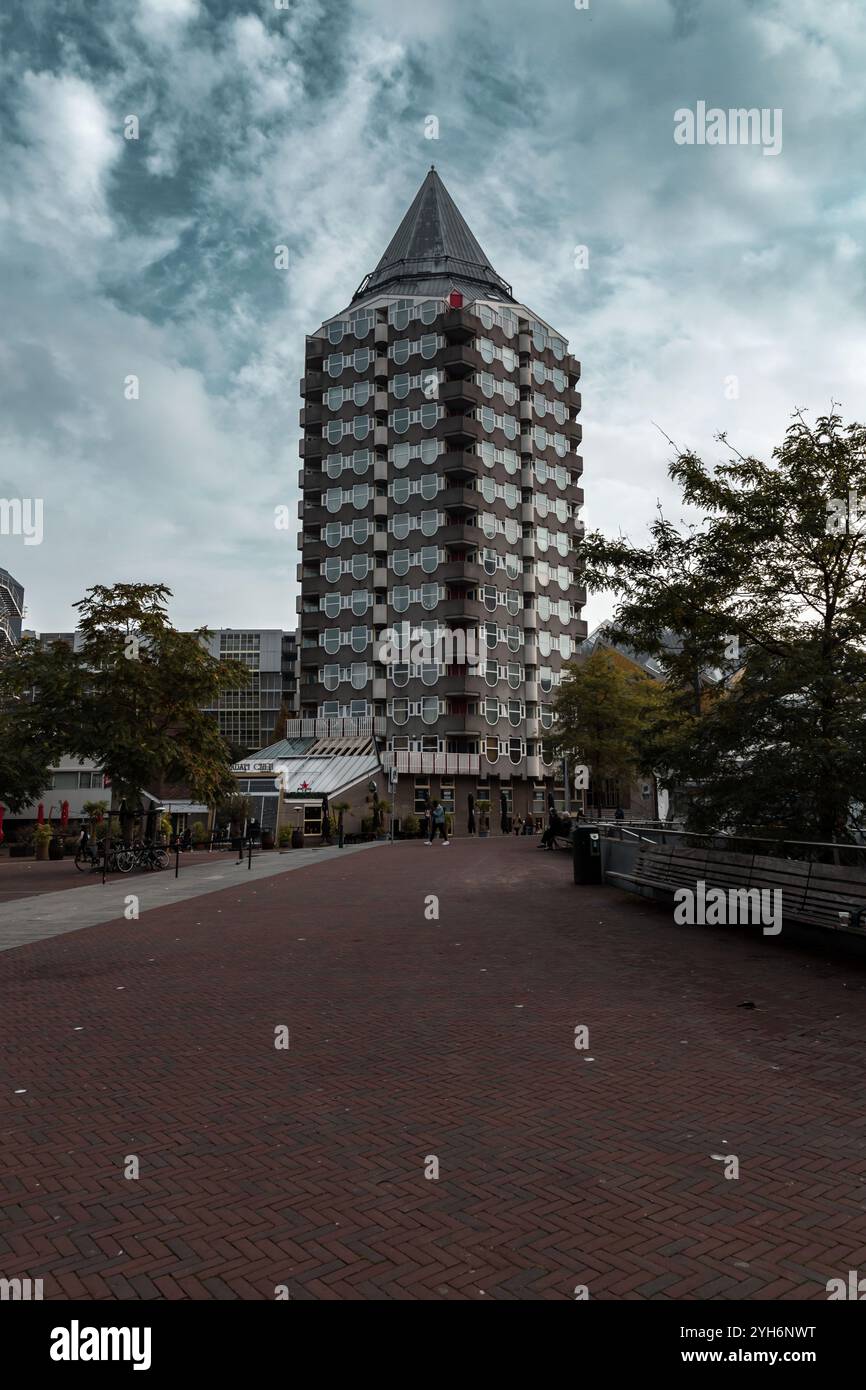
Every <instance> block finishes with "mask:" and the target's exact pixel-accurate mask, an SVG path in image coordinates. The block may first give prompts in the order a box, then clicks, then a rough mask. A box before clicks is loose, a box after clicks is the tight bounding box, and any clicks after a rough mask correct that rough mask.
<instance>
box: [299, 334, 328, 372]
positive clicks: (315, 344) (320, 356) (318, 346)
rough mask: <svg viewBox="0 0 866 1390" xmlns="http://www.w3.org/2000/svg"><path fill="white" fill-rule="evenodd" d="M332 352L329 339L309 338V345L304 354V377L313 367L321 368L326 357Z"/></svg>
mask: <svg viewBox="0 0 866 1390" xmlns="http://www.w3.org/2000/svg"><path fill="white" fill-rule="evenodd" d="M330 350H331V347H330V344H329V342H328V340H327V338H316V337H310V338H307V345H306V350H305V353H304V364H305V365H304V375H306V373H307V371H308V370H309V369H310V368H311V367H312V368H313V369H318V368H320V367H321V364H322V362H323V360H324V358H325V355H326V354H327V353H328V352H330Z"/></svg>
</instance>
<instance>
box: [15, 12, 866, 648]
mask: <svg viewBox="0 0 866 1390" xmlns="http://www.w3.org/2000/svg"><path fill="white" fill-rule="evenodd" d="M283 5H285V6H286V8H282V6H283ZM278 6H280V8H278ZM0 42H2V57H0V138H2V145H3V149H4V157H3V161H2V166H0V282H2V294H3V312H2V315H0V497H5V498H12V497H41V498H43V499H44V540H43V543H42V544H41V545H39V546H35V545H30V546H28V545H25V544H24V540H23V538H22V537H16V536H0V565H3V566H5V567H6V568H8V569H9V570H11V571H12V573H13V574H14V575H15V576H16V577H17V578H18V579H20V580H21V581H22V582H23V583H24V585H25V587H26V597H27V606H28V614H27V620H26V621H27V625H28V626H30V627H34V628H37V629H38V630H51V629H58V628H67V627H71V626H72V625H73V617H74V615H73V611H72V608H71V605H72V603H73V602H74V601H75V600H76V599H77V598H79V597H80V596H81V595H82V594H83V592H84V590H85V589H86V588H87V587H88V586H89V585H91V584H94V583H111V582H115V581H117V580H149V581H157V580H162V581H165V582H166V583H168V584H169V585H170V587H171V588H172V589H173V590H174V594H175V599H174V603H173V605H172V616H173V617H174V619H175V621H177V622H178V623H180V624H182V625H185V626H186V625H197V624H200V623H207V624H209V625H211V626H236V627H243V626H273V627H293V626H294V623H295V594H296V582H295V568H296V563H297V554H296V549H295V547H296V543H297V536H296V530H295V528H294V525H293V526H292V529H290V530H289V531H288V532H286V531H278V530H277V529H276V528H275V526H274V509H275V507H277V506H279V505H280V504H283V503H287V504H289V505H290V507H291V510H292V512H293V513H294V512H296V510H297V508H296V505H295V504H296V500H297V496H298V487H297V475H298V467H299V461H298V451H297V441H298V436H299V430H298V424H297V420H298V409H299V406H300V401H299V398H298V379H299V377H300V375H301V371H302V360H303V341H304V333H305V332H308V331H310V330H312V329H314V328H315V327H316V326H317V325H318V324H319V323H320V322H321V320H322V318H323V317H325V316H327V315H330V314H333V313H336V312H338V311H339V310H340V309H341V308H342V307H344V305H345V304H346V303H347V302H348V300H349V299H350V297H351V295H352V293H353V291H354V290H355V288H356V286H357V284H358V282H359V281H360V280H361V278H362V276H363V275H364V274H365V273H366V272H367V271H368V270H370V269H372V267H373V266H374V265H375V263H376V261H377V260H378V259H379V257H380V255H381V253H382V251H383V249H384V247H385V245H386V244H387V242H388V240H389V238H390V236H391V234H392V232H393V231H394V229H395V227H396V225H397V223H398V221H399V220H400V218H401V217H402V215H403V213H404V211H405V209H406V207H407V206H408V204H409V202H410V201H411V199H412V197H413V196H414V194H415V192H416V189H417V187H418V185H419V184H420V182H421V180H422V179H423V177H424V174H425V172H426V170H427V168H428V167H429V165H430V163H431V162H435V163H436V166H437V168H438V169H439V171H440V173H441V174H442V177H443V179H444V181H445V183H446V185H447V187H448V188H449V190H450V192H451V193H452V195H453V197H454V198H455V200H456V201H457V203H458V206H459V207H460V208H461V210H462V211H463V213H464V216H465V217H466V219H467V221H468V222H469V224H470V226H471V227H472V229H473V231H474V232H475V234H476V236H477V237H478V239H479V241H480V242H481V244H482V246H483V247H484V248H485V250H486V251H487V253H488V254H489V256H490V257H491V259H492V261H493V264H494V265H495V266H496V268H497V270H498V271H499V273H500V274H501V275H503V276H505V278H506V279H507V280H509V281H510V282H511V283H512V284H513V285H514V288H515V293H516V295H517V297H518V298H520V299H521V300H523V302H525V303H527V304H529V305H531V306H532V307H533V308H534V309H535V310H536V311H537V312H538V313H539V315H540V316H541V317H543V318H545V319H547V320H548V321H550V322H551V323H552V324H553V325H554V326H555V327H556V328H557V329H558V330H559V331H561V332H562V333H563V334H564V335H565V336H566V337H567V338H568V339H569V342H570V344H571V347H572V351H574V352H575V353H576V354H577V355H578V356H579V357H580V359H581V361H582V363H583V381H582V392H583V417H582V419H583V427H584V443H583V455H584V461H585V486H586V496H587V505H586V519H587V522H588V523H589V524H590V525H592V526H601V527H602V528H604V529H606V530H609V531H610V530H615V529H622V530H624V531H626V532H628V533H629V534H631V535H632V536H634V537H635V538H638V537H640V535H641V533H642V530H643V527H644V526H645V523H646V521H647V520H648V519H649V518H650V517H651V515H652V513H653V510H654V508H655V505H656V501H657V499H659V498H661V499H662V501H663V502H665V503H666V504H667V506H668V508H669V510H671V511H672V512H673V513H674V514H678V513H679V509H678V507H677V505H676V498H675V497H674V496H673V494H672V492H671V489H670V487H669V484H668V482H667V478H666V464H667V460H668V458H669V456H670V452H671V450H670V446H669V445H668V444H667V443H666V441H665V439H664V438H663V436H662V434H661V433H660V429H661V430H664V431H665V432H666V433H667V434H668V435H670V436H671V437H672V438H673V439H674V440H675V441H676V442H677V444H679V445H682V446H685V445H690V446H693V447H695V448H697V449H698V450H700V451H703V452H704V454H705V455H706V456H707V457H708V458H717V457H721V454H722V450H721V448H720V446H719V445H718V444H716V443H715V442H714V438H713V436H714V435H715V434H716V433H717V432H718V431H720V430H727V431H729V433H730V436H731V438H732V440H733V441H735V442H736V444H737V446H738V447H739V448H740V449H741V450H744V451H751V452H761V453H766V452H768V451H769V450H770V449H771V448H772V446H773V444H774V443H775V442H777V441H778V440H779V438H780V436H781V434H782V433H783V431H784V429H785V427H786V424H787V422H788V419H789V417H790V414H791V412H792V411H793V410H794V409H795V408H798V407H803V408H806V409H809V410H812V411H822V410H824V409H825V408H826V407H827V405H828V403H829V402H830V401H831V400H832V399H836V400H838V401H839V402H841V405H842V409H843V413H844V414H845V415H846V416H848V417H849V418H859V419H863V418H864V416H866V402H864V377H866V339H864V332H863V328H864V323H866V296H864V243H866V179H864V173H866V169H864V165H866V158H864V147H866V120H864V114H866V86H864V82H863V72H864V70H866V5H864V4H863V3H862V0H833V3H832V4H815V3H814V0H725V3H719V0H589V4H588V7H587V8H585V9H580V10H578V9H576V7H575V4H574V0H532V3H531V4H527V3H525V0H471V3H467V0H430V3H421V2H420V0H417V2H416V0H413V3H407V0H99V3H97V4H92V3H85V0H12V3H11V5H9V6H7V7H5V9H4V11H3V15H2V18H0ZM699 101H705V102H706V103H707V105H708V106H709V107H718V108H723V109H725V110H727V109H729V108H732V107H757V108H768V109H774V110H775V109H779V110H781V111H782V113H783V114H782V132H783V141H782V150H781V153H780V154H778V155H776V156H774V155H765V154H764V152H763V150H762V148H761V147H760V146H757V145H754V146H753V145H727V146H719V145H715V146H713V145H707V144H705V145H697V144H696V145H679V144H677V143H676V142H675V140H674V138H673V137H674V129H675V121H674V112H675V111H676V110H677V109H679V108H684V107H688V108H692V109H695V108H696V105H697V103H698V102H699ZM429 115H435V116H437V118H438V121H439V138H438V140H430V139H427V138H426V137H425V129H429V128H430V126H429V123H427V125H426V126H425V118H426V117H427V116H429ZM129 116H135V117H137V120H138V128H139V138H138V139H137V140H133V139H126V138H124V131H125V129H126V130H129V129H130V123H129V122H128V121H127V117H129ZM277 245H286V246H288V247H289V248H290V264H289V267H288V269H287V270H278V269H276V268H275V265H274V248H275V246H277ZM579 246H585V247H586V248H587V250H588V266H587V267H586V268H577V267H576V265H575V260H576V256H575V248H576V247H579ZM130 376H136V377H137V378H138V381H139V398H138V399H137V400H129V399H126V392H125V386H124V383H125V381H126V379H127V378H128V377H130ZM732 379H734V380H732ZM657 426H658V427H660V429H659V428H657ZM607 608H608V605H607V602H606V600H605V599H604V598H603V597H597V598H595V599H594V600H593V601H592V603H591V605H590V607H589V611H588V613H587V616H588V618H589V620H590V622H591V623H593V622H594V621H596V620H597V619H598V617H600V616H603V615H604V614H605V613H606V611H607Z"/></svg>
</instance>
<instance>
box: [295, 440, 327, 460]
mask: <svg viewBox="0 0 866 1390" xmlns="http://www.w3.org/2000/svg"><path fill="white" fill-rule="evenodd" d="M323 452H324V440H323V439H322V436H321V435H320V434H308V435H305V436H304V438H303V439H301V440H299V441H298V453H299V454H300V455H301V458H302V459H304V460H306V459H321V457H322V454H323Z"/></svg>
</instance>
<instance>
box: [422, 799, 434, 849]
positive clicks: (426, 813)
mask: <svg viewBox="0 0 866 1390" xmlns="http://www.w3.org/2000/svg"><path fill="white" fill-rule="evenodd" d="M421 823H422V825H423V826H424V843H425V845H429V844H430V842H431V840H432V836H433V813H432V811H431V810H430V802H429V801H425V802H424V810H423V811H422V812H421Z"/></svg>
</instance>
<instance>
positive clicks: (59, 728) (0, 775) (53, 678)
mask: <svg viewBox="0 0 866 1390" xmlns="http://www.w3.org/2000/svg"><path fill="white" fill-rule="evenodd" d="M42 684H45V685H47V686H49V687H50V688H51V689H52V690H53V692H54V710H53V713H52V716H51V718H49V719H47V720H46V719H43V718H42V717H41V716H40V714H39V713H38V711H37V710H36V708H35V706H34V704H33V700H32V696H33V691H34V688H35V687H36V686H38V685H42ZM79 693H80V683H79V671H78V663H77V662H76V660H75V657H74V655H73V652H72V649H71V648H70V647H69V646H67V645H66V644H65V643H58V644H57V650H56V652H55V653H54V654H53V655H52V654H51V653H48V652H45V651H42V650H40V648H39V646H38V644H37V643H36V642H34V641H32V640H30V639H27V638H25V639H24V640H23V641H22V642H21V643H20V644H19V645H18V646H16V647H14V648H12V650H11V651H9V652H8V653H7V654H6V655H5V657H4V660H3V661H2V662H0V801H2V802H4V803H5V805H6V806H8V807H9V810H10V811H11V812H12V814H13V815H15V814H17V813H18V812H20V811H22V810H23V809H24V807H25V806H28V805H30V804H31V803H32V802H34V801H38V800H39V798H40V797H41V796H43V794H44V793H45V791H46V790H47V788H48V786H49V784H50V781H51V769H52V767H55V766H56V765H57V763H58V761H59V760H60V758H61V757H62V756H63V755H64V753H68V752H69V744H68V738H69V736H70V730H71V726H72V720H71V718H70V717H69V715H68V711H69V710H71V709H73V708H74V707H75V703H76V701H77V699H78V696H79Z"/></svg>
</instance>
